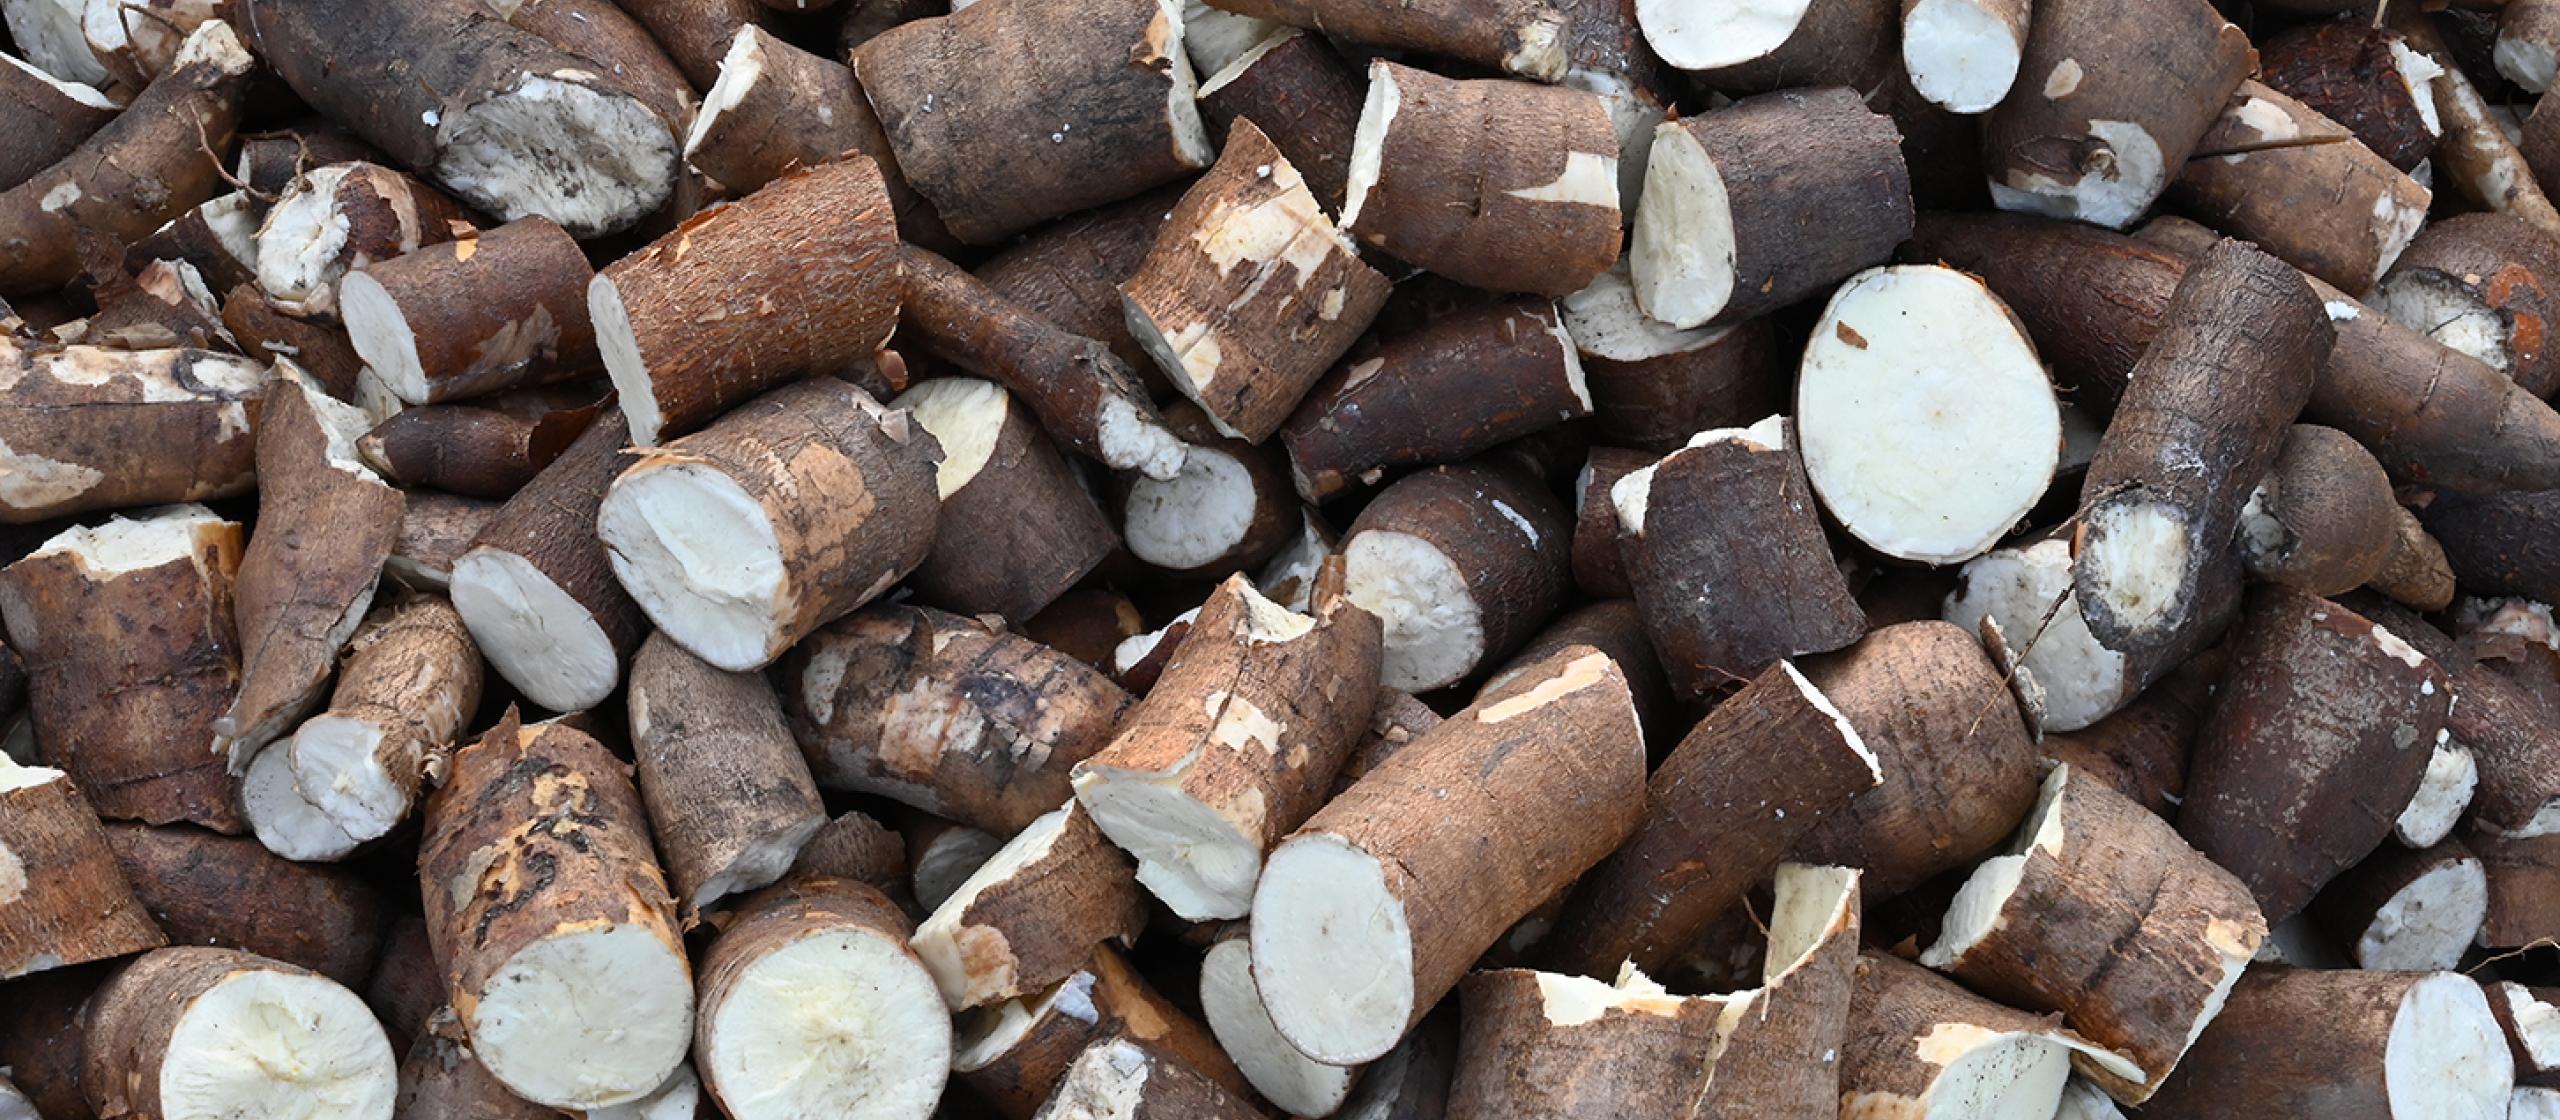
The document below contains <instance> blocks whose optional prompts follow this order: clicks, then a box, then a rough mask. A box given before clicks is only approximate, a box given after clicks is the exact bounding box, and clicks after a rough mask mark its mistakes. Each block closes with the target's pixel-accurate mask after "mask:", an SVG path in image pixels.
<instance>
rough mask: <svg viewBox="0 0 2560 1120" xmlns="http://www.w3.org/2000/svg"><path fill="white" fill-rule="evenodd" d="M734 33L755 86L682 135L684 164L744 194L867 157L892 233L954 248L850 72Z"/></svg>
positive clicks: (759, 35) (768, 37)
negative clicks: (885, 198) (884, 197)
mask: <svg viewBox="0 0 2560 1120" xmlns="http://www.w3.org/2000/svg"><path fill="white" fill-rule="evenodd" d="M739 34H741V35H748V36H752V37H753V39H754V42H755V47H754V50H755V55H754V58H755V63H756V65H757V66H758V67H759V69H758V70H757V72H756V80H755V82H754V84H752V85H750V86H748V87H747V88H746V92H745V94H744V95H743V96H742V97H740V98H739V100H738V101H737V102H736V103H735V104H732V105H730V106H728V107H727V108H725V109H723V110H721V112H720V115H719V116H718V117H716V118H715V119H713V120H712V122H711V123H710V124H708V125H705V126H703V128H702V130H701V132H702V134H701V137H700V139H698V140H694V139H690V138H688V141H687V142H688V144H689V145H690V146H691V148H692V154H690V155H688V156H686V157H685V158H686V160H687V161H688V162H689V163H691V164H692V165H693V166H695V167H697V168H700V169H701V170H702V171H703V172H705V173H707V174H709V175H710V176H711V177H712V178H714V179H717V180H719V182H720V185H721V186H724V187H727V188H729V190H731V191H732V192H735V193H737V194H747V193H750V192H753V191H754V190H755V189H756V188H758V187H761V186H763V185H765V184H766V183H770V182H772V181H773V180H775V179H777V178H780V177H781V176H783V175H784V174H787V173H788V172H789V171H790V170H791V169H792V168H794V167H814V166H817V165H818V164H821V163H825V162H827V161H829V160H832V159H836V158H839V157H841V156H843V155H844V154H845V153H848V152H859V153H861V154H863V155H866V156H869V157H871V159H872V161H873V162H874V163H876V164H878V165H879V168H880V178H881V181H882V185H883V186H885V187H886V188H887V189H888V192H889V205H890V207H891V208H892V209H894V210H896V211H897V212H898V228H899V230H900V231H901V232H902V233H903V234H904V235H905V236H906V238H907V239H908V240H910V241H914V242H917V243H919V244H923V245H927V246H932V247H936V248H940V247H943V246H948V245H950V244H953V242H952V239H951V232H950V231H949V230H946V229H944V228H942V219H941V218H940V217H939V216H938V215H936V214H935V213H934V210H933V204H931V203H929V202H926V201H925V200H924V198H923V196H921V195H918V194H917V193H916V192H915V188H913V187H910V186H908V185H907V179H906V176H905V175H904V174H903V173H901V172H900V171H899V170H898V158H897V156H896V154H895V153H893V152H891V151H890V150H889V138H888V137H887V136H886V135H884V134H882V133H881V131H880V118H878V117H875V116H873V115H872V114H871V102H869V101H867V100H865V99H864V98H863V96H862V88H861V87H860V86H858V85H856V84H855V83H854V80H853V71H852V70H851V69H849V68H847V67H845V66H844V65H843V64H841V63H838V62H834V61H831V60H829V59H824V58H820V57H818V56H817V55H814V54H810V53H809V52H807V51H804V50H801V49H800V48H798V47H795V46H792V45H791V44H789V43H786V42H784V41H782V40H781V39H778V38H775V37H774V36H773V34H772V33H771V32H768V31H766V30H765V29H763V28H761V27H755V26H753V25H750V26H749V27H747V28H744V29H741V30H740V32H739Z"/></svg>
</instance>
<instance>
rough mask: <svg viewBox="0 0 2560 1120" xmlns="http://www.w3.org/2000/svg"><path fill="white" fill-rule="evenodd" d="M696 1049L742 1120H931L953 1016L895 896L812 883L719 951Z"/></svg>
mask: <svg viewBox="0 0 2560 1120" xmlns="http://www.w3.org/2000/svg"><path fill="white" fill-rule="evenodd" d="M643 656H646V655H645V654H644V655H643ZM694 1046H695V1053H696V1054H697V1055H698V1057H697V1059H696V1060H697V1062H698V1064H699V1065H700V1066H701V1068H702V1080H703V1084H704V1087H705V1088H708V1089H709V1090H710V1091H711V1096H712V1098H713V1099H715V1100H717V1101H719V1102H720V1107H721V1109H722V1110H723V1111H724V1112H726V1113H727V1114H728V1115H729V1116H732V1117H735V1118H736V1120H790V1118H794V1117H805V1116H820V1115H833V1116H861V1117H865V1118H866V1120H869V1118H876V1120H924V1118H925V1117H928V1116H930V1115H932V1114H933V1110H934V1103H935V1102H936V1101H937V1100H939V1099H940V1098H941V1096H942V1086H943V1081H944V1079H945V1078H947V1077H948V1076H949V1075H950V1072H951V1018H950V1016H949V1015H946V1014H944V1012H943V1009H942V1004H941V1001H940V1000H939V999H937V998H936V997H935V995H934V990H933V977H932V975H931V974H929V973H927V972H926V971H925V968H924V963H923V962H922V961H919V960H917V959H916V954H915V953H914V952H913V951H912V950H910V949H908V948H907V919H906V916H905V915H903V914H900V913H899V912H898V910H897V908H896V907H894V906H891V905H890V904H889V900H888V899H886V898H883V897H881V896H880V892H879V891H876V890H873V889H872V888H870V887H867V886H864V885H862V884H860V883H856V882H852V881H849V880H845V879H833V878H826V877H817V878H800V879H794V880H792V881H791V882H790V883H788V884H785V885H783V886H778V887H774V888H772V889H770V890H767V891H764V892H762V893H759V894H757V895H755V896H754V897H752V898H750V899H748V900H747V902H746V904H745V905H744V906H742V907H740V908H739V909H738V910H737V911H736V912H735V914H734V916H733V917H732V919H731V921H730V923H729V925H727V926H726V927H724V928H723V929H722V930H721V932H720V936H719V938H718V939H717V940H715V941H713V942H712V943H711V949H710V951H709V952H708V953H706V954H705V955H704V957H703V962H702V1013H701V1015H700V1016H699V1017H698V1018H697V1019H696V1021H695V1026H694Z"/></svg>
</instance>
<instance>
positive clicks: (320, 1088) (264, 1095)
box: [159, 969, 399, 1120]
mask: <svg viewBox="0 0 2560 1120" xmlns="http://www.w3.org/2000/svg"><path fill="white" fill-rule="evenodd" d="M163 1054H164V1056H163V1057H162V1058H161V1061H160V1085H159V1089H160V1111H159V1115H161V1116H165V1117H169V1118H171V1120H176V1118H178V1117H191V1118H207V1120H210V1118H214V1117H234V1116H237V1117H250V1116H256V1117H279V1118H284V1117H323V1116H326V1117H344V1118H346V1120H389V1118H390V1116H391V1105H392V1098H393V1097H395V1096H396V1095H398V1091H399V1085H398V1073H399V1065H398V1063H397V1061H395V1060H394V1059H393V1058H392V1056H391V1042H390V1040H389V1039H387V1038H385V1037H384V1036H383V1033H382V1024H381V1023H379V1022H377V1021H375V1019H374V1016H373V1011H372V1010H371V1009H370V1008H367V1007H366V1006H365V1004H364V1001H363V1000H361V999H359V998H357V997H356V994H355V993H354V992H350V991H348V990H346V989H345V988H342V987H340V986H338V985H337V984H336V983H333V982H331V981H330V980H328V979H326V978H324V977H319V976H296V975H292V974H289V973H283V972H274V971H268V970H265V969H243V970H241V971H238V972H234V973H231V974H230V975H228V976H225V977H224V978H222V979H221V980H219V981H216V982H215V983H214V985H213V987H212V988H210V989H207V990H206V991H205V992H204V994H202V995H200V996H197V997H196V999H195V1001H194V1002H193V1003H190V1004H188V1005H186V1008H185V1010H184V1011H182V1012H180V1013H179V1015H178V1022H177V1025H176V1026H175V1027H173V1028H171V1030H170V1032H169V1045H168V1049H167V1050H166V1051H164V1052H163Z"/></svg>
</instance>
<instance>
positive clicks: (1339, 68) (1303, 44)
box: [1199, 33, 1368, 214]
mask: <svg viewBox="0 0 2560 1120" xmlns="http://www.w3.org/2000/svg"><path fill="white" fill-rule="evenodd" d="M1199 77H1200V87H1201V90H1200V116H1201V118H1202V119H1203V120H1205V121H1207V122H1208V124H1209V127H1210V128H1212V129H1214V130H1216V131H1217V132H1218V134H1220V135H1221V136H1223V135H1224V134H1225V133H1226V132H1227V131H1228V130H1230V129H1233V128H1234V127H1235V123H1236V122H1237V121H1239V120H1243V119H1245V118H1248V117H1250V118H1251V119H1252V120H1253V123H1254V124H1255V125H1256V126H1258V127H1259V128H1261V129H1262V131H1263V132H1264V133H1266V134H1268V135H1269V136H1270V137H1271V142H1272V143H1273V144H1276V145H1278V146H1279V148H1280V154H1281V155H1283V156H1286V157H1288V160H1289V163H1290V165H1291V166H1293V167H1296V168H1297V169H1298V174H1300V175H1302V176H1305V177H1306V180H1307V189H1309V190H1311V191H1314V192H1315V196H1316V201H1318V202H1321V203H1323V204H1324V208H1325V212H1326V213H1329V214H1339V213H1341V212H1342V195H1343V184H1344V183H1345V182H1346V181H1348V179H1349V178H1350V174H1351V169H1350V160H1351V137H1352V134H1353V133H1354V132H1356V131H1358V129H1359V126H1360V105H1361V101H1362V99H1363V98H1365V97H1367V96H1368V84H1367V82H1366V81H1364V80H1363V79H1362V77H1361V75H1360V71H1359V70H1358V68H1356V67H1354V66H1352V65H1351V64H1350V63H1349V62H1347V61H1344V60H1343V57H1342V54H1341V52H1339V51H1337V50H1335V49H1334V48H1333V45H1332V44H1331V43H1329V42H1327V41H1326V40H1325V37H1324V36H1322V35H1318V34H1314V33H1299V34H1295V35H1289V36H1287V37H1286V38H1283V39H1281V40H1280V41H1279V42H1278V43H1276V44H1274V45H1272V46H1271V47H1270V48H1269V49H1266V50H1264V51H1263V52H1262V53H1261V54H1260V55H1258V56H1255V57H1252V58H1251V59H1249V60H1248V59H1238V60H1236V62H1235V63H1234V64H1231V65H1230V66H1228V67H1227V69H1226V70H1225V71H1223V72H1221V73H1219V74H1202V75H1200V76H1199ZM1221 79H1223V80H1221Z"/></svg>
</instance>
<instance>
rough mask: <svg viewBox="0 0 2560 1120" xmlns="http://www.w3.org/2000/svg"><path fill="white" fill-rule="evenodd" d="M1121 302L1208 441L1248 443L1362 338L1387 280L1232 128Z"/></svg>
mask: <svg viewBox="0 0 2560 1120" xmlns="http://www.w3.org/2000/svg"><path fill="white" fill-rule="evenodd" d="M1120 292H1121V298H1122V300H1123V301H1124V303H1125V306H1126V309H1127V312H1128V321H1129V333H1130V334H1131V335H1132V336H1133V337H1135V338H1136V339H1137V340H1138V342H1139V344H1140V345H1142V346H1144V347H1145V348H1146V350H1147V352H1148V354H1150V355H1151V356H1153V357H1154V359H1155V361H1156V365H1157V366H1158V367H1159V368H1161V369H1162V370H1163V371H1164V373H1165V376H1166V377H1167V378H1168V379H1170V380H1171V381H1172V382H1173V386H1174V388H1176V389H1179V390H1181V392H1182V394H1183V395H1184V396H1187V397H1189V398H1191V399H1192V400H1194V401H1196V402H1198V403H1199V404H1200V407H1201V408H1202V409H1203V410H1205V411H1206V412H1207V413H1208V414H1209V419H1210V421H1211V422H1212V423H1214V424H1216V425H1217V426H1218V431H1219V432H1220V433H1222V434H1224V435H1228V436H1233V437H1238V438H1241V439H1245V440H1248V441H1252V442H1256V443H1259V442H1261V441H1262V440H1264V439H1268V438H1270V436H1271V433H1272V432H1274V431H1277V430H1279V427H1280V422H1281V421H1283V420H1285V419H1287V418H1288V416H1289V410H1290V408H1291V407H1292V406H1294V405H1296V404H1297V402H1298V398H1300V397H1302V396H1304V395H1305V394H1306V391H1307V387H1308V386H1310V385H1312V384H1314V383H1315V380H1316V378H1318V377H1320V376H1323V374H1324V371H1325V367H1327V366H1329V365H1331V364H1333V360H1334V359H1335V358H1338V357H1340V356H1341V355H1342V352H1343V351H1345V350H1348V349H1350V348H1351V343H1352V342H1353V341H1354V340H1355V339H1358V338H1359V337H1360V334H1361V332H1362V331H1365V330H1367V329H1368V327H1369V320H1371V319H1373V318H1375V317H1376V316H1377V314H1378V307H1379V305H1381V304H1383V303H1385V302H1386V298H1387V278H1386V277H1385V276H1384V275H1382V274H1380V273H1379V272H1378V270H1376V269H1374V268H1371V267H1369V266H1368V265H1366V264H1363V263H1361V261H1360V257H1359V254H1358V253H1357V252H1355V251H1354V250H1353V248H1352V245H1351V242H1350V239H1349V238H1347V237H1345V236H1343V234H1342V233H1341V231H1339V230H1336V229H1335V228H1334V226H1333V222H1332V220H1331V219H1329V218H1327V217H1326V216H1325V212H1324V208H1323V207H1322V206H1320V205H1318V204H1317V202H1316V197H1315V194H1314V193H1313V192H1311V191H1309V190H1308V189H1307V184H1306V182H1305V180H1303V179H1301V178H1300V177H1299V175H1298V169H1297V167H1296V166H1295V165H1293V164H1291V163H1290V162H1289V161H1288V160H1287V159H1286V158H1284V157H1282V155H1281V154H1280V149H1279V148H1277V147H1274V146H1273V145H1272V143H1271V138H1270V137H1268V136H1265V135H1263V133H1262V130H1261V129H1259V128H1256V127H1254V124H1253V122H1252V121H1250V120H1244V121H1239V122H1238V123H1237V125H1236V127H1235V128H1234V130H1233V131H1231V132H1229V133H1228V134H1227V146H1226V150H1225V151H1223V152H1221V153H1220V154H1219V156H1218V162H1217V164H1216V165H1215V166H1213V167H1211V168H1210V169H1209V172H1208V174H1206V175H1203V176H1201V177H1200V180H1199V182H1197V183H1195V184H1193V185H1192V187H1191V190H1190V191H1189V192H1188V193H1186V194H1184V195H1183V196H1182V202H1181V203H1180V204H1179V205H1177V206H1175V207H1174V208H1173V211H1172V214H1171V216H1170V217H1168V218H1166V219H1165V223H1164V229H1163V231H1162V232H1161V233H1160V234H1159V235H1158V236H1157V238H1156V246H1155V250H1154V251H1153V252H1151V253H1149V254H1147V259H1146V261H1145V262H1144V263H1142V264H1140V265H1139V266H1138V269H1137V271H1136V273H1134V274H1133V275H1131V276H1130V277H1129V279H1128V281H1127V282H1126V283H1123V284H1122V285H1121V286H1120Z"/></svg>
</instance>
